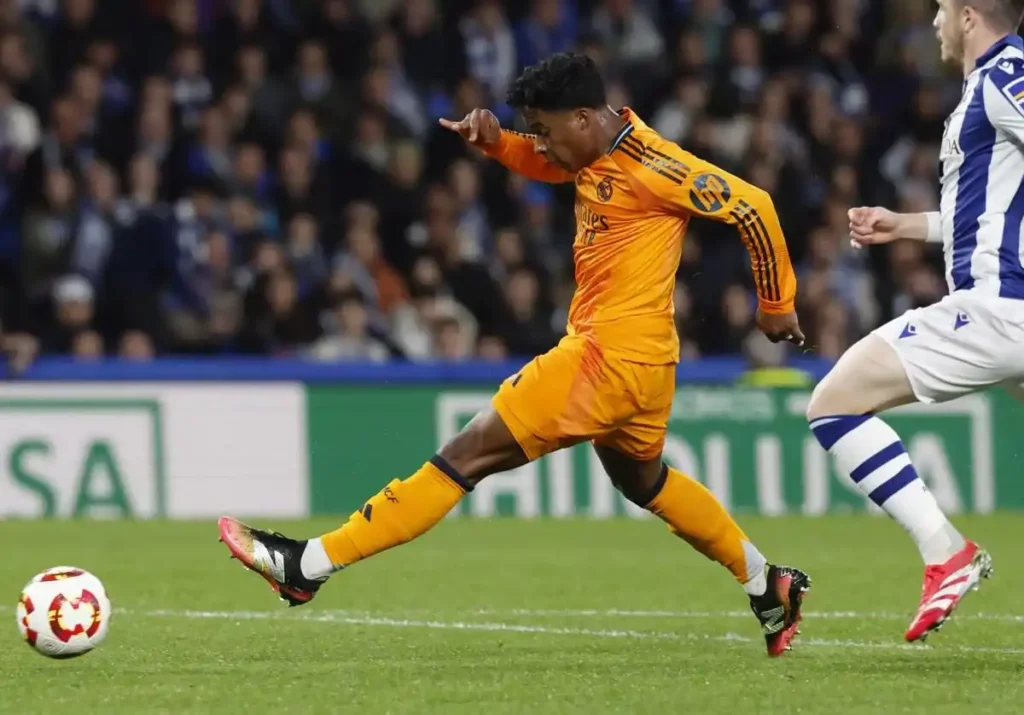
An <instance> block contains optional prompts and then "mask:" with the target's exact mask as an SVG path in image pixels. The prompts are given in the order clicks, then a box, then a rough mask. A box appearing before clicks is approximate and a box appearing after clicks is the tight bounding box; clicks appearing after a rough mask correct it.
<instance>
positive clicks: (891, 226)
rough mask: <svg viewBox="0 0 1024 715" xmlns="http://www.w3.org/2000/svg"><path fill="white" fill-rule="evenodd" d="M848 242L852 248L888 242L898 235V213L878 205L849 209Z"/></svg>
mask: <svg viewBox="0 0 1024 715" xmlns="http://www.w3.org/2000/svg"><path fill="white" fill-rule="evenodd" d="M849 216H850V242H851V243H852V244H853V247H854V248H863V247H864V246H874V245H877V244H881V243H889V242H890V241H895V240H896V239H897V238H899V237H900V234H899V228H900V224H899V214H895V213H893V212H892V211H890V210H889V209H884V208H882V207H880V206H872V207H862V208H856V209H850V211H849Z"/></svg>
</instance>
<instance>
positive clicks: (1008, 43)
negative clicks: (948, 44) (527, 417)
mask: <svg viewBox="0 0 1024 715" xmlns="http://www.w3.org/2000/svg"><path fill="white" fill-rule="evenodd" d="M1007 47H1016V48H1017V49H1018V50H1020V51H1022V52H1024V40H1022V39H1021V37H1020V35H1018V34H1016V33H1014V34H1012V35H1007V36H1006V37H1004V38H1002V39H1000V40H998V41H997V42H996V43H995V44H994V45H992V46H991V47H989V48H988V49H987V50H986V51H985V52H984V54H982V56H981V57H979V58H978V62H977V64H975V65H974V69H978V68H979V67H984V66H985V65H987V64H988V63H989V62H991V61H992V60H993V59H994V58H995V56H996V55H998V54H999V53H1000V52H1002V51H1003V50H1005V49H1006V48H1007Z"/></svg>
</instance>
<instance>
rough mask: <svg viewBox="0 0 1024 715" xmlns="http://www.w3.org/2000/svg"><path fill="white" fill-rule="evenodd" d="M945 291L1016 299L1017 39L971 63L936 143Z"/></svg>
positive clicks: (1019, 287)
mask: <svg viewBox="0 0 1024 715" xmlns="http://www.w3.org/2000/svg"><path fill="white" fill-rule="evenodd" d="M941 159H942V200H941V211H940V216H941V219H940V220H941V226H942V231H941V236H942V243H943V251H944V254H945V259H946V281H947V283H948V284H949V290H950V291H951V292H952V291H958V290H975V291H978V292H980V293H984V294H986V295H999V296H1003V297H1006V298H1018V299H1024V242H1022V241H1021V234H1022V230H1024V41H1022V40H1021V38H1020V37H1018V36H1017V35H1010V36H1008V37H1005V38H1003V39H1002V40H1000V41H999V42H997V43H996V44H995V45H993V46H992V48H990V49H989V50H988V52H986V53H985V54H984V55H982V56H981V58H979V60H978V63H977V65H976V68H975V70H974V71H973V72H971V73H970V75H969V76H968V77H967V81H966V82H964V93H963V98H962V99H961V100H960V104H959V105H958V106H957V108H956V109H955V110H954V111H953V113H952V115H950V117H949V119H948V120H947V122H946V132H945V135H944V136H943V141H942V154H941Z"/></svg>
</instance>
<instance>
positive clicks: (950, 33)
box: [933, 0, 966, 62]
mask: <svg viewBox="0 0 1024 715" xmlns="http://www.w3.org/2000/svg"><path fill="white" fill-rule="evenodd" d="M965 12H966V10H965V9H964V7H963V6H962V5H961V2H960V0H939V9H938V11H937V12H936V13H935V22H934V23H933V24H934V25H935V30H936V34H937V35H938V38H939V43H940V45H941V52H942V60H943V61H944V62H961V61H963V58H964V26H963V15H964V13H965Z"/></svg>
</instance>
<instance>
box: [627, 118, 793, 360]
mask: <svg viewBox="0 0 1024 715" xmlns="http://www.w3.org/2000/svg"><path fill="white" fill-rule="evenodd" d="M611 157H612V158H613V159H614V160H615V162H616V163H617V164H618V165H619V166H620V168H622V169H623V170H624V171H626V172H627V173H628V174H629V175H630V176H631V177H632V178H633V180H634V182H635V183H636V184H637V185H638V186H639V187H641V189H642V190H646V192H647V193H649V194H651V195H652V197H653V201H654V202H655V203H656V204H660V205H662V206H664V207H665V208H667V209H668V210H670V211H676V212H681V213H684V214H686V215H692V214H696V215H699V216H704V217H706V218H709V219H711V220H713V221H721V222H724V223H728V224H732V225H734V226H736V228H737V229H738V230H739V233H740V236H741V237H742V238H743V242H744V244H746V247H747V251H748V252H749V253H750V263H751V267H752V268H753V271H754V284H755V286H756V289H757V297H758V304H759V309H758V311H757V324H758V327H760V328H761V330H762V331H763V332H764V333H765V335H767V336H768V337H769V338H770V339H771V340H772V341H774V342H778V341H780V340H789V341H790V342H793V343H796V344H798V345H800V344H803V340H804V336H803V333H802V332H801V330H800V325H799V323H798V321H797V316H796V311H795V302H796V273H795V272H794V271H793V264H792V263H791V262H790V258H789V249H788V247H787V246H786V239H785V236H784V235H783V233H782V226H781V225H780V223H779V216H778V213H777V212H776V210H775V204H774V203H773V202H772V199H771V197H770V196H769V195H768V193H767V192H765V191H763V190H761V189H759V188H757V187H756V186H754V185H752V184H748V183H747V182H746V181H743V180H742V179H740V178H738V177H736V176H732V175H731V174H728V173H726V172H724V171H722V170H721V169H719V168H718V167H716V166H714V165H712V164H709V163H708V162H706V161H703V160H702V159H699V158H697V157H696V156H694V155H692V154H690V153H689V152H686V151H683V150H682V149H680V148H679V147H678V146H676V145H675V144H673V143H671V142H668V141H665V140H663V139H661V138H660V137H657V136H655V137H651V138H650V139H647V143H645V142H644V141H641V140H640V139H638V138H636V137H635V136H627V137H626V138H625V139H624V140H623V141H622V143H621V144H619V145H618V147H616V149H615V150H614V151H613V152H612V153H611Z"/></svg>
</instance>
